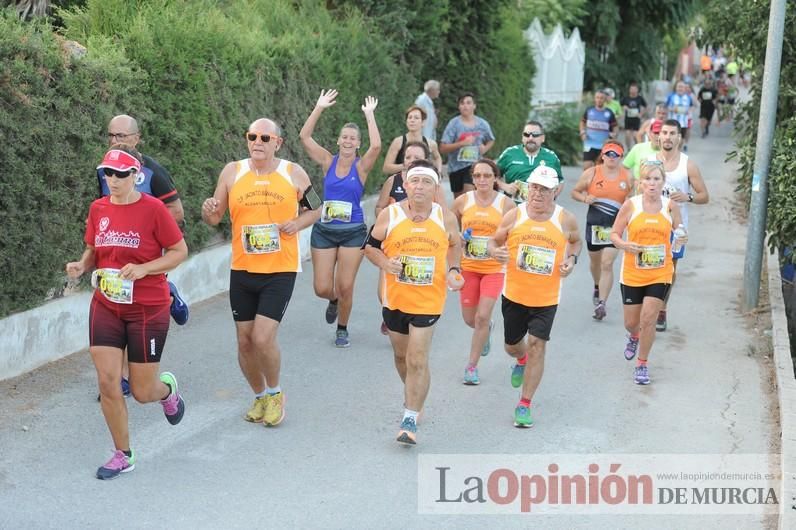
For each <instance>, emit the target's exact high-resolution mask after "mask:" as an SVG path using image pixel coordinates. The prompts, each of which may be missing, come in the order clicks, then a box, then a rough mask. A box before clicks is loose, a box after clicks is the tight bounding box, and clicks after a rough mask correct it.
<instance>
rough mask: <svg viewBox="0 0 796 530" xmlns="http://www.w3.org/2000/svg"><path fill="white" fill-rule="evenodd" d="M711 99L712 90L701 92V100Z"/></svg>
mask: <svg viewBox="0 0 796 530" xmlns="http://www.w3.org/2000/svg"><path fill="white" fill-rule="evenodd" d="M711 99H713V92H702V101H710V100H711Z"/></svg>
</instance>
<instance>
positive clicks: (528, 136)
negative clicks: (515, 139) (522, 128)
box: [522, 132, 544, 138]
mask: <svg viewBox="0 0 796 530" xmlns="http://www.w3.org/2000/svg"><path fill="white" fill-rule="evenodd" d="M522 135H523V136H524V137H526V138H531V137H533V138H539V137H540V136H544V133H543V132H524V133H522Z"/></svg>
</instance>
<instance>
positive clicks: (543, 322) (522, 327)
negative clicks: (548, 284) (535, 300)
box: [501, 296, 558, 345]
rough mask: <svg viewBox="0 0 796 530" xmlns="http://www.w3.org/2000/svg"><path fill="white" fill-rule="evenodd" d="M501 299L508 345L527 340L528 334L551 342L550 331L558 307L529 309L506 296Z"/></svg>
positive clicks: (504, 330)
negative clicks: (526, 335)
mask: <svg viewBox="0 0 796 530" xmlns="http://www.w3.org/2000/svg"><path fill="white" fill-rule="evenodd" d="M501 299H502V301H501V311H502V312H503V338H504V340H505V341H506V344H510V345H514V344H517V343H518V342H520V341H521V340H522V339H523V338H525V334H526V333H528V334H529V335H533V336H534V337H536V338H537V339H541V340H544V341H548V340H550V330H551V329H553V319H555V317H556V310H557V309H558V306H557V305H550V306H547V307H528V306H524V305H522V304H518V303H517V302H512V301H511V300H509V299H508V298H506V297H505V296H501Z"/></svg>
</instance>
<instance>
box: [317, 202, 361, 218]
mask: <svg viewBox="0 0 796 530" xmlns="http://www.w3.org/2000/svg"><path fill="white" fill-rule="evenodd" d="M353 209H354V205H353V204H351V203H350V202H346V201H323V210H322V211H321V222H322V223H331V222H332V221H341V222H343V223H349V222H351V212H352V210H353Z"/></svg>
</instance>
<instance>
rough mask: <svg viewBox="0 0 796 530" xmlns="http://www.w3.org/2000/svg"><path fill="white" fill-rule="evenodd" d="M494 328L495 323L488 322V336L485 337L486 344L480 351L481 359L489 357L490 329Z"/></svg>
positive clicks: (490, 347)
mask: <svg viewBox="0 0 796 530" xmlns="http://www.w3.org/2000/svg"><path fill="white" fill-rule="evenodd" d="M493 327H495V321H494V320H490V321H489V335H487V336H486V342H485V343H484V349H483V350H481V357H486V356H487V355H489V351H490V350H491V349H492V328H493Z"/></svg>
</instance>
